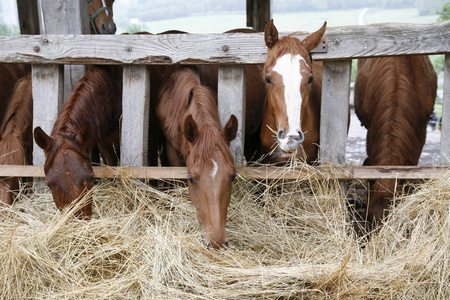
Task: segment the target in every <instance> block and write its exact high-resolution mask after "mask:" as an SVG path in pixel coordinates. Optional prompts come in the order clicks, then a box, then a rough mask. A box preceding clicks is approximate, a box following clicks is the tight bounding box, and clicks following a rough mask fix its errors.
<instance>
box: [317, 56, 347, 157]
mask: <svg viewBox="0 0 450 300" xmlns="http://www.w3.org/2000/svg"><path fill="white" fill-rule="evenodd" d="M351 67H352V61H351V60H343V61H325V62H324V63H323V77H322V107H321V117H320V156H319V157H320V161H321V162H333V163H338V164H344V163H345V150H346V144H347V133H348V124H349V98H350V73H351Z"/></svg>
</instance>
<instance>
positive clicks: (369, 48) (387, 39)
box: [313, 21, 450, 60]
mask: <svg viewBox="0 0 450 300" xmlns="http://www.w3.org/2000/svg"><path fill="white" fill-rule="evenodd" d="M449 34H450V21H446V22H442V23H433V24H409V23H383V24H371V25H359V26H343V27H334V28H327V30H326V33H325V38H326V40H327V43H328V52H327V53H316V54H314V55H313V58H314V59H317V60H322V59H323V60H334V59H344V58H363V57H375V56H385V55H415V54H439V53H445V52H449V48H450V39H449Z"/></svg>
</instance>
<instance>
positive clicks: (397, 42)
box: [0, 21, 450, 64]
mask: <svg viewBox="0 0 450 300" xmlns="http://www.w3.org/2000/svg"><path fill="white" fill-rule="evenodd" d="M449 29H450V21H447V22H443V23H436V24H426V25H422V24H394V23H389V24H375V25H365V26H343V27H334V28H328V29H327V31H326V33H325V39H326V40H327V44H328V52H327V53H315V54H313V58H314V59H318V60H336V59H343V58H362V57H374V56H385V55H414V54H439V53H446V52H450V39H449V38H448V36H449ZM285 34H287V33H285ZM305 36H306V33H305V34H304V35H298V37H299V38H300V39H302V38H304V37H305ZM198 45H201V47H199V46H198ZM266 54H267V47H266V46H265V44H264V37H263V33H251V34H249V33H230V34H172V35H119V36H114V35H86V36H84V35H41V36H16V37H0V62H22V63H23V62H25V63H27V62H28V63H45V64H53V63H58V64H63V63H66V64H121V63H124V64H171V63H181V64H198V63H206V64H211V63H212V64H258V63H264V62H265V59H266Z"/></svg>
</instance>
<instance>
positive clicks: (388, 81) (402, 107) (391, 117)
mask: <svg viewBox="0 0 450 300" xmlns="http://www.w3.org/2000/svg"><path fill="white" fill-rule="evenodd" d="M403 59H411V65H412V66H413V67H410V64H409V63H404V62H403ZM372 72H374V74H376V75H375V76H372V77H371V78H372V81H373V82H372V83H371V84H370V86H369V85H368V86H367V90H366V92H365V93H366V97H373V99H378V100H377V101H370V102H371V103H373V105H376V107H373V106H372V107H371V108H369V110H368V111H370V114H373V115H372V116H371V117H370V125H369V124H368V126H369V127H368V128H369V129H368V136H367V140H368V143H370V144H371V146H370V147H369V146H368V151H370V153H368V156H369V157H370V159H371V160H372V161H373V162H374V163H375V164H377V165H405V164H408V165H411V164H412V165H416V164H417V163H418V160H419V157H420V153H421V152H422V147H423V144H424V143H425V137H426V124H427V122H428V119H429V116H430V115H431V113H432V105H431V106H430V107H431V110H430V109H429V108H427V106H426V104H425V102H426V101H430V100H429V99H428V98H429V97H428V95H424V94H423V92H422V93H419V91H424V90H427V89H429V88H430V87H427V85H430V81H427V76H429V75H430V73H429V70H426V69H425V68H424V66H423V63H422V61H418V60H414V59H412V58H391V59H378V60H377V61H374V63H373V64H372ZM432 101H433V103H434V98H432ZM366 109H367V108H366ZM365 119H366V121H367V118H365ZM380 132H382V133H383V134H379V133H380ZM369 149H371V150H369Z"/></svg>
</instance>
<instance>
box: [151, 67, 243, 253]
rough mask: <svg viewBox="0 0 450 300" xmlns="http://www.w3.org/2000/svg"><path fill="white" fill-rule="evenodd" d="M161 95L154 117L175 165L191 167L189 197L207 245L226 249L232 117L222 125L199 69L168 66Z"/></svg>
mask: <svg viewBox="0 0 450 300" xmlns="http://www.w3.org/2000/svg"><path fill="white" fill-rule="evenodd" d="M163 78H164V81H163V82H164V84H163V86H162V87H161V90H160V93H159V95H160V96H159V99H158V104H157V106H156V115H157V118H158V120H159V123H160V125H161V128H162V131H163V133H164V135H165V138H166V152H167V158H168V161H169V163H170V165H172V166H184V165H186V166H187V172H188V181H189V195H190V198H191V201H192V203H193V204H194V205H195V207H196V211H197V217H198V220H199V223H200V226H201V228H202V230H203V237H204V239H205V242H206V244H207V245H208V246H210V247H213V248H215V249H217V248H222V247H226V246H227V244H228V242H227V236H226V233H225V223H226V218H227V210H228V205H229V204H230V200H231V188H232V182H233V180H234V178H235V176H236V168H235V165H234V159H233V156H232V154H231V151H230V148H229V146H230V141H231V140H233V139H234V138H235V137H236V132H237V127H238V123H237V119H236V117H235V116H234V115H232V116H231V117H230V119H229V121H228V122H227V124H226V125H225V127H224V128H223V129H222V126H221V125H220V119H219V114H218V109H217V99H216V98H215V96H214V94H213V92H212V91H211V90H210V89H209V88H207V87H204V86H202V85H201V83H200V76H199V74H198V72H196V71H195V70H193V69H189V68H183V67H169V68H168V69H167V70H166V76H163Z"/></svg>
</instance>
